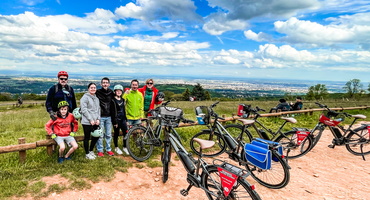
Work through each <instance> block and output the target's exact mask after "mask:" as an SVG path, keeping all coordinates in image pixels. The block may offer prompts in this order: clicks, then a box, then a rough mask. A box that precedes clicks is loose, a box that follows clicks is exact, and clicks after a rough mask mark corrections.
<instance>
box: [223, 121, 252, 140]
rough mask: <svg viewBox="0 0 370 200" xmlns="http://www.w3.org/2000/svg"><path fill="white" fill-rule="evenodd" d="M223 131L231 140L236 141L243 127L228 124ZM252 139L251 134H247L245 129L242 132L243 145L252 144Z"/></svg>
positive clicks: (247, 131)
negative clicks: (225, 131)
mask: <svg viewBox="0 0 370 200" xmlns="http://www.w3.org/2000/svg"><path fill="white" fill-rule="evenodd" d="M224 127H225V129H226V130H227V132H228V133H229V134H230V135H231V136H233V138H234V139H235V140H237V139H238V137H239V136H240V134H241V133H242V130H243V126H242V125H240V124H228V125H226V126H224ZM252 139H253V136H252V134H251V133H250V132H249V130H248V129H245V130H244V131H243V142H244V143H246V144H247V143H251V142H252Z"/></svg>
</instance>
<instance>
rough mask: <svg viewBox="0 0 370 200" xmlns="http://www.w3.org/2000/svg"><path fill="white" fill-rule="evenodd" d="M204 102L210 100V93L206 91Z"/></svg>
mask: <svg viewBox="0 0 370 200" xmlns="http://www.w3.org/2000/svg"><path fill="white" fill-rule="evenodd" d="M205 96H206V100H211V93H210V92H209V91H207V90H206V92H205Z"/></svg>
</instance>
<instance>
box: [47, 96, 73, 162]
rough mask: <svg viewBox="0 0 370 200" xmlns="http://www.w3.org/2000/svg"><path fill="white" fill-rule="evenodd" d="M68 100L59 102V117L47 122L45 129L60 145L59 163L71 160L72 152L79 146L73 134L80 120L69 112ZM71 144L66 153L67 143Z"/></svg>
mask: <svg viewBox="0 0 370 200" xmlns="http://www.w3.org/2000/svg"><path fill="white" fill-rule="evenodd" d="M68 106H69V104H68V102H66V101H61V102H59V103H58V109H59V110H58V111H57V119H56V120H55V121H54V120H52V119H50V120H49V121H48V122H47V123H46V124H45V129H46V132H47V133H48V135H51V138H52V139H54V140H55V142H56V143H57V144H58V145H59V156H58V163H62V162H63V161H64V160H70V159H71V157H70V156H71V154H72V153H73V152H74V151H75V150H76V149H77V148H78V145H77V142H76V140H75V138H74V137H73V136H75V132H76V131H77V130H78V122H77V120H76V119H75V117H74V116H73V115H72V114H71V113H69V112H68ZM64 142H65V143H67V144H68V146H71V148H70V149H69V151H68V152H67V153H66V155H63V154H64V150H65V148H66V147H65V143H64Z"/></svg>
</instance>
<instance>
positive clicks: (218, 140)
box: [190, 131, 226, 157]
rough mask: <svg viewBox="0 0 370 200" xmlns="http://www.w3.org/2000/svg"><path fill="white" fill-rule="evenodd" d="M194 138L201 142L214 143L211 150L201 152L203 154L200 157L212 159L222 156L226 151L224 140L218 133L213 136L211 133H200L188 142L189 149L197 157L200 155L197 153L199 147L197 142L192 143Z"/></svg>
mask: <svg viewBox="0 0 370 200" xmlns="http://www.w3.org/2000/svg"><path fill="white" fill-rule="evenodd" d="M194 138H199V139H203V140H212V141H214V142H215V145H214V146H213V147H212V148H209V149H203V150H202V154H203V155H202V156H205V157H214V156H218V155H220V154H222V153H223V152H225V150H226V146H225V140H224V138H222V136H221V134H220V133H217V132H214V133H213V134H211V131H202V132H199V133H197V134H195V135H194V136H193V137H192V138H191V140H190V148H191V150H193V152H194V153H195V154H197V155H199V154H200V153H199V149H200V145H199V144H198V142H194V140H193V139H194Z"/></svg>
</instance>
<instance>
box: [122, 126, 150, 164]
mask: <svg viewBox="0 0 370 200" xmlns="http://www.w3.org/2000/svg"><path fill="white" fill-rule="evenodd" d="M146 131H147V129H146V128H145V127H143V126H134V127H132V128H131V129H129V131H128V133H127V140H126V147H127V150H128V152H129V154H130V156H131V157H132V158H133V159H135V160H137V161H139V162H143V161H144V160H147V159H148V158H149V157H150V156H151V155H152V153H153V143H152V142H151V140H152V139H153V138H152V135H151V134H148V133H147V132H146Z"/></svg>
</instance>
